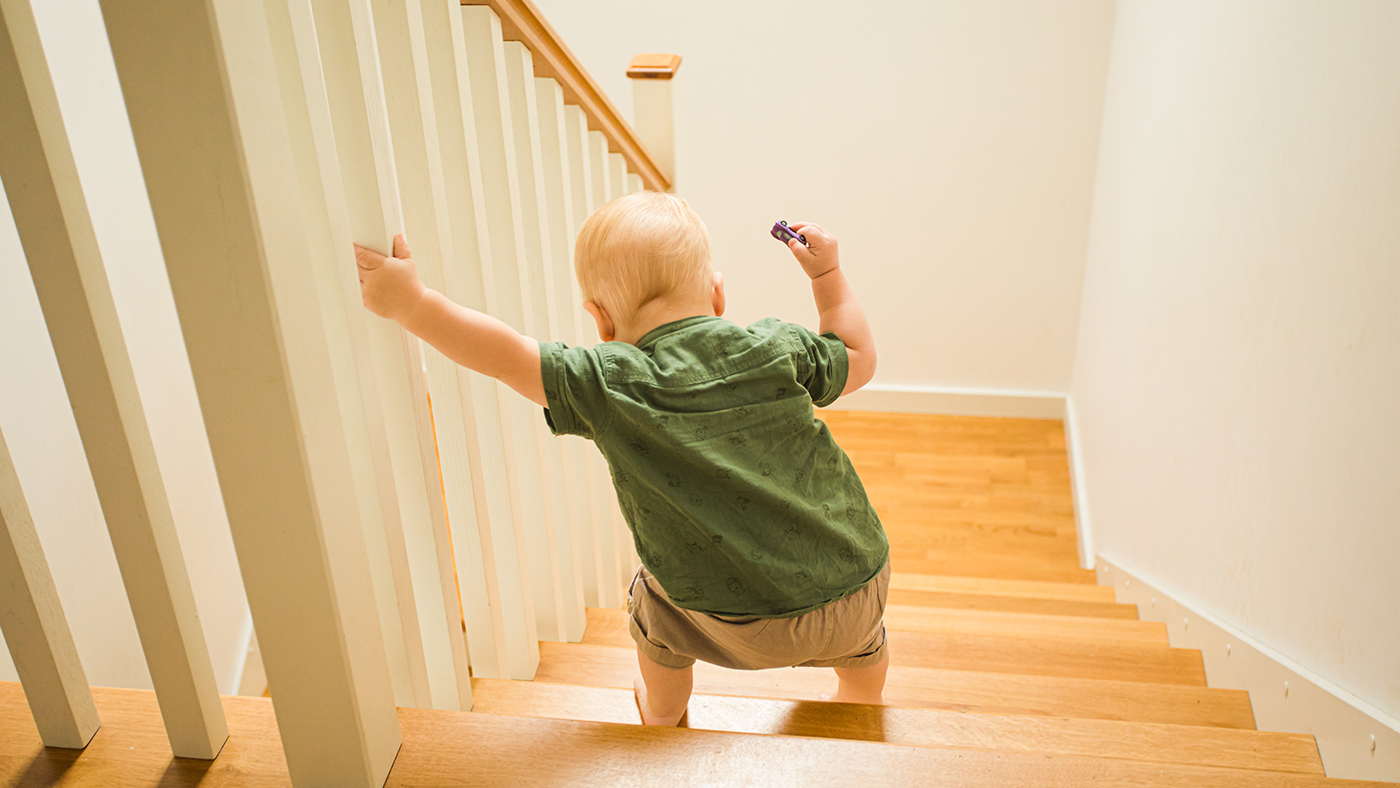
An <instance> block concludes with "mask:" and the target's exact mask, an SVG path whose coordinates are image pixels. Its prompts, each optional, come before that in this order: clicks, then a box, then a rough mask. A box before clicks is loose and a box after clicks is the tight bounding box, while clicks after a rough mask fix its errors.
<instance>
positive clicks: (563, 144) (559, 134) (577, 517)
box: [535, 78, 597, 642]
mask: <svg viewBox="0 0 1400 788" xmlns="http://www.w3.org/2000/svg"><path fill="white" fill-rule="evenodd" d="M535 97H536V100H537V101H538V102H539V127H540V151H541V157H540V161H541V164H542V165H543V170H544V178H543V182H544V199H545V202H547V203H548V206H549V212H548V215H549V221H548V226H547V227H543V228H542V231H543V233H544V242H545V244H546V249H547V253H546V255H545V261H546V266H545V272H544V276H545V279H546V283H547V285H548V286H549V289H550V291H551V292H550V300H551V305H550V315H551V319H552V323H551V326H552V327H551V336H550V339H551V340H554V341H559V342H566V343H568V344H570V345H577V344H578V343H579V339H578V328H579V323H578V318H577V314H576V313H577V312H579V311H581V310H582V304H581V303H580V300H579V299H578V298H577V296H576V295H575V294H576V292H577V290H578V288H577V286H576V285H575V284H574V275H573V242H572V241H573V226H574V212H573V199H572V191H573V187H572V184H571V182H570V170H571V167H570V164H569V154H570V148H569V130H568V111H567V107H566V106H565V104H564V91H563V90H562V89H561V88H560V87H559V83H558V82H555V81H554V80H553V79H543V78H536V79H535ZM546 432H547V430H546ZM546 437H547V438H549V440H552V441H554V442H555V443H556V444H557V446H558V448H559V468H558V475H557V476H556V477H555V478H556V479H559V484H558V485H557V486H556V489H555V495H554V498H555V500H556V502H557V505H558V507H559V509H558V510H562V512H563V516H564V517H565V518H566V519H565V522H566V523H567V527H568V528H569V533H570V543H571V545H572V549H571V550H570V551H569V552H570V556H569V558H570V561H569V569H570V570H571V571H572V580H573V582H572V584H571V585H570V586H566V587H565V589H564V590H565V595H564V596H565V600H566V601H567V604H566V605H565V616H564V628H565V637H566V639H567V640H569V641H575V642H576V641H579V640H581V639H582V638H583V630H584V628H585V626H586V624H587V620H586V616H585V611H584V605H585V602H584V577H585V568H586V569H587V570H588V571H587V577H588V578H589V579H590V580H591V582H592V583H596V582H597V580H596V578H597V575H596V574H595V572H594V567H593V556H592V549H593V526H592V521H591V519H590V517H589V511H588V497H587V496H588V488H587V484H588V466H587V464H586V463H587V460H586V455H585V454H584V453H583V449H584V444H583V441H582V439H580V438H578V437H575V436H565V437H561V438H552V437H549V436H546ZM556 516H558V515H556ZM593 595H594V596H595V597H596V596H597V590H596V588H595V589H594V590H593Z"/></svg>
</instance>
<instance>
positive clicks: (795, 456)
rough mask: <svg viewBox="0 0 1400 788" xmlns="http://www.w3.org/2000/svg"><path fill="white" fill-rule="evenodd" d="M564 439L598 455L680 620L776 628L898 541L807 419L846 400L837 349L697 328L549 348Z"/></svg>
mask: <svg viewBox="0 0 1400 788" xmlns="http://www.w3.org/2000/svg"><path fill="white" fill-rule="evenodd" d="M540 365H541V372H542V374H543V377H544V389H545V399H546V402H547V403H548V408H547V409H546V410H545V418H546V419H547V420H548V422H549V426H550V429H552V430H553V431H554V433H555V434H556V435H581V436H583V437H585V438H589V439H591V440H592V441H593V442H594V443H596V444H597V445H598V447H599V449H601V450H602V453H603V456H604V457H606V458H607V461H608V465H609V467H610V468H611V470H612V479H613V486H614V487H615V488H616V489H617V498H618V503H619V505H620V506H621V508H622V513H623V516H624V517H625V518H626V520H627V525H628V527H629V528H630V529H631V531H632V536H633V539H634V540H635V542H636V546H637V554H638V555H639V556H641V559H642V562H643V563H644V564H646V567H647V569H648V570H649V571H650V572H651V573H652V575H653V576H654V577H655V578H656V579H657V581H658V582H659V583H660V584H661V587H662V588H664V589H665V590H666V594H667V596H669V597H670V598H671V601H672V602H674V603H675V604H676V605H677V606H679V607H683V608H687V609H690V610H696V611H700V612H704V613H710V614H714V615H728V616H759V617H763V618H782V617H787V616H795V615H799V614H801V613H805V612H807V611H809V610H814V609H816V608H818V607H821V606H822V605H824V604H826V603H828V602H831V601H833V600H836V599H840V598H841V597H844V596H846V595H848V594H850V593H852V592H854V591H856V590H858V589H860V588H861V587H863V586H864V585H865V584H866V583H867V582H869V581H870V580H871V579H872V578H874V577H875V575H876V574H878V573H879V572H880V570H881V569H882V568H883V567H884V565H885V562H886V560H888V558H889V542H888V540H887V539H886V538H885V531H884V528H883V526H881V524H880V519H879V517H877V516H876V514H875V510H874V509H873V508H872V507H871V506H870V501H869V499H867V498H866V495H865V488H864V487H863V486H862V485H861V483H860V478H859V477H858V476H856V472H855V468H853V467H852V466H851V461H850V459H848V458H847V457H846V453H845V452H843V451H842V450H841V447H839V446H837V445H836V441H835V440H833V439H832V437H831V433H830V432H829V431H828V430H827V428H826V425H825V424H823V423H822V422H821V421H818V420H817V419H816V418H815V417H814V414H813V410H812V406H813V405H818V406H825V405H830V404H831V403H832V402H834V401H835V400H836V398H837V397H838V396H840V394H841V390H842V389H843V388H845V385H846V373H847V365H848V362H847V358H846V347H845V345H843V344H842V343H841V340H840V339H838V338H837V337H836V335H834V334H830V333H828V334H823V335H822V336H817V335H816V334H814V333H812V332H811V331H809V330H807V329H805V328H803V327H801V326H797V325H794V324H791V323H784V322H782V321H780V320H777V319H773V318H770V319H767V320H761V321H759V322H757V323H754V324H753V325H751V326H749V327H748V328H747V329H745V328H740V327H739V326H737V325H735V324H733V323H731V322H729V321H728V320H724V319H722V318H718V317H689V318H686V319H684V320H678V321H676V322H674V323H668V324H666V325H663V326H660V327H659V328H656V329H654V330H652V331H651V332H649V333H648V334H647V335H646V336H644V337H642V339H641V340H640V341H639V342H638V343H637V344H636V345H635V346H633V345H629V344H626V343H622V342H605V343H601V344H599V345H597V346H595V347H593V348H570V347H566V346H565V345H563V344H562V343H557V342H542V343H540Z"/></svg>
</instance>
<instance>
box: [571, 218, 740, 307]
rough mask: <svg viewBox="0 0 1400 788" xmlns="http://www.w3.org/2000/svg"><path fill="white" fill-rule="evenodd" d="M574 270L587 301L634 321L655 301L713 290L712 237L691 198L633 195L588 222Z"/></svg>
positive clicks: (582, 231) (576, 251)
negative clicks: (696, 211)
mask: <svg viewBox="0 0 1400 788" xmlns="http://www.w3.org/2000/svg"><path fill="white" fill-rule="evenodd" d="M574 272H575V273H576V274H577V275H578V283H579V289H581V290H582V291H583V297H584V298H586V299H588V300H589V301H592V302H594V303H596V304H599V305H601V306H603V307H605V308H606V309H607V310H608V312H609V313H610V314H611V315H612V317H613V319H614V320H616V321H618V322H620V323H624V324H625V323H630V322H631V321H632V319H633V318H634V317H636V315H637V313H638V312H639V311H641V309H642V308H643V307H645V306H646V305H647V304H649V303H651V302H653V301H657V300H662V299H667V298H670V297H672V296H681V297H691V296H692V295H693V296H697V297H703V295H704V294H706V293H708V292H709V290H710V288H711V286H712V285H713V282H714V269H713V268H711V266H710V233H709V231H707V230H706V229H705V223H704V222H702V221H700V217H699V216H697V215H696V213H695V211H693V210H691V209H690V206H689V205H687V204H686V203H685V200H682V199H679V198H677V197H674V196H672V195H670V194H665V193H663V192H636V193H634V194H629V195H627V196H625V197H619V198H617V199H616V200H613V201H612V202H610V203H608V204H607V205H604V206H603V207H601V208H599V209H598V210H596V211H594V212H593V214H592V215H591V216H589V217H588V219H587V221H585V222H584V223H583V228H582V229H580V230H579V233H578V241H577V243H576V244H575V247H574Z"/></svg>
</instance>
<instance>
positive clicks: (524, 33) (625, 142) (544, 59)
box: [462, 0, 671, 192]
mask: <svg viewBox="0 0 1400 788" xmlns="http://www.w3.org/2000/svg"><path fill="white" fill-rule="evenodd" d="M462 5H484V6H489V7H490V8H491V10H493V11H495V12H496V16H498V17H500V19H501V34H502V35H503V36H504V37H505V40H507V41H519V42H520V43H522V44H524V45H525V46H526V48H528V49H529V50H530V53H531V54H532V55H533V61H534V64H535V76H537V77H551V78H553V79H554V81H556V82H558V83H559V86H560V87H562V88H563V89H564V101H565V102H566V103H568V104H576V105H578V106H579V107H582V108H583V112H584V114H585V115H587V116H588V127H589V128H590V129H594V130H596V131H601V132H603V136H605V137H607V138H608V149H609V150H611V151H613V152H614V153H621V154H622V155H623V157H624V158H625V159H627V169H628V170H630V171H631V172H635V173H636V174H638V175H640V176H641V178H642V182H643V183H645V184H646V187H647V188H648V189H653V190H655V191H662V192H664V191H669V190H670V188H671V179H670V178H668V177H667V176H666V174H665V173H664V172H663V171H662V170H661V168H660V167H658V166H657V164H656V160H655V159H654V158H653V157H652V155H651V153H649V152H648V151H647V149H646V147H645V146H644V145H642V141H641V139H639V138H638V137H637V133H636V132H635V131H633V129H632V127H631V125H629V124H628V123H627V121H626V120H624V119H623V118H622V115H621V113H619V112H618V111H617V107H614V106H613V104H612V102H611V101H608V97H607V94H605V93H603V90H602V89H601V88H599V87H598V83H597V82H594V81H593V77H591V76H589V75H588V72H587V71H586V70H584V68H583V64H582V63H580V62H579V60H578V58H576V57H574V53H572V52H570V51H569V48H568V47H567V46H565V45H564V41H563V40H562V39H561V38H560V37H559V34H558V33H556V32H554V28H552V27H550V25H549V22H546V21H545V18H544V16H543V15H542V14H541V13H540V11H539V9H538V8H536V7H535V4H534V3H532V2H530V0H462Z"/></svg>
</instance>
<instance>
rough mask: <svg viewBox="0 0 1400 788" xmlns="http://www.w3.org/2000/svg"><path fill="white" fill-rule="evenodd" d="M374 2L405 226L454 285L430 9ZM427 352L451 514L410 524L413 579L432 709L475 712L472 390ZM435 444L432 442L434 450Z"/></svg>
mask: <svg viewBox="0 0 1400 788" xmlns="http://www.w3.org/2000/svg"><path fill="white" fill-rule="evenodd" d="M371 5H372V8H373V11H374V32H375V37H374V39H375V42H376V43H377V45H378V53H379V60H380V65H381V68H382V74H383V79H384V96H385V99H386V107H385V110H386V116H387V118H388V120H389V128H388V132H389V138H390V140H391V142H392V147H393V154H394V167H395V174H396V175H397V182H398V187H399V198H400V202H401V204H402V206H403V218H404V228H405V230H406V231H407V233H406V234H407V237H408V238H409V239H410V243H411V245H412V247H413V249H414V260H415V262H416V264H417V267H418V272H419V275H420V276H422V278H423V282H424V284H426V285H427V286H428V287H431V288H434V289H436V290H446V289H447V285H446V274H445V269H446V267H447V262H446V261H449V260H453V259H455V251H454V249H453V239H452V233H451V224H450V221H449V219H448V216H447V209H448V205H447V190H446V184H445V183H444V181H443V173H442V156H441V153H440V150H439V145H438V129H437V117H436V107H435V106H434V103H433V96H432V80H431V77H430V75H429V69H428V62H427V49H426V43H425V40H424V30H423V12H422V9H421V7H420V6H419V3H418V1H417V0H407V2H397V1H391V0H374V2H372V4H371ZM423 352H424V356H425V361H426V362H427V365H426V366H427V372H428V380H427V383H428V393H429V394H430V395H431V402H432V405H433V409H432V416H433V421H434V425H435V430H433V431H432V432H431V433H430V437H432V438H434V439H435V441H436V444H435V448H436V450H437V451H436V454H437V457H438V463H437V467H438V470H439V472H440V473H441V480H442V481H441V483H442V489H443V499H442V500H443V501H445V503H446V506H447V513H446V517H445V518H442V517H434V518H433V520H432V530H431V531H408V532H407V533H406V535H407V537H408V543H409V558H410V560H413V561H415V564H414V571H413V576H414V586H415V588H419V589H420V592H421V591H423V590H425V589H424V587H423V584H425V583H426V584H428V587H429V588H431V593H430V594H429V595H428V596H427V597H425V596H423V595H422V594H421V593H420V597H419V604H420V607H427V606H429V605H430V606H431V608H430V609H429V610H426V611H425V615H424V620H425V622H426V621H429V620H431V621H432V626H431V627H429V626H428V625H426V624H425V626H424V635H425V640H424V644H425V646H427V647H428V648H426V649H425V650H426V652H427V654H428V675H429V678H430V680H431V682H432V684H433V707H434V708H439V709H451V708H468V709H469V708H471V701H470V697H471V687H470V682H469V679H468V675H467V670H466V668H467V666H466V652H465V650H464V649H463V648H462V647H463V645H464V644H463V643H462V642H461V640H460V637H459V638H458V639H457V640H449V638H448V630H455V631H456V632H457V633H460V632H461V622H460V619H459V616H460V613H459V612H458V611H457V610H454V609H453V608H455V607H456V603H457V601H458V596H457V588H456V585H457V581H456V577H455V574H454V573H455V566H454V563H453V560H452V550H453V545H452V537H451V535H450V534H449V532H448V522H449V521H450V522H451V525H452V528H454V529H455V531H456V534H457V537H458V541H460V542H462V545H463V548H464V549H471V546H472V545H479V544H480V543H481V540H480V537H479V536H478V534H477V519H476V512H477V505H476V500H475V490H474V487H473V484H472V475H473V474H472V469H471V465H470V458H469V451H468V447H467V443H466V435H467V426H466V424H467V421H468V419H471V420H473V421H474V415H473V408H472V402H471V390H470V388H469V387H468V388H465V390H464V388H463V387H461V386H460V385H459V377H458V367H457V365H456V364H455V363H454V362H453V361H451V360H450V359H448V358H446V357H445V356H443V355H442V354H441V353H438V352H437V351H435V350H432V349H431V348H427V347H424V348H423ZM428 449H429V447H428V446H425V447H424V450H425V453H426V451H427V450H428ZM468 588H469V589H473V590H475V589H476V588H477V587H476V586H469V587H468ZM462 601H463V603H464V604H465V603H470V604H471V605H472V606H473V608H475V609H478V610H480V609H482V608H485V607H486V605H487V599H486V597H485V595H484V594H472V595H471V596H470V597H467V598H464V599H463V600H462ZM449 622H450V623H449ZM427 636H431V637H427Z"/></svg>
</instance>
